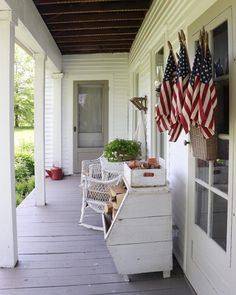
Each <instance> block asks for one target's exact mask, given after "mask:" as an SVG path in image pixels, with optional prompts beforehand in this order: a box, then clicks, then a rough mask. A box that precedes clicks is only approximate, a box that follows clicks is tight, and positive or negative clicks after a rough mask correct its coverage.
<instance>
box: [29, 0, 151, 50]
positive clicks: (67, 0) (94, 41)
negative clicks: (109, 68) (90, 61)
mask: <svg viewBox="0 0 236 295" xmlns="http://www.w3.org/2000/svg"><path fill="white" fill-rule="evenodd" d="M152 1H153V0H34V3H35V5H36V7H37V9H38V11H39V13H40V14H41V16H42V18H43V19H44V21H45V23H46V25H47V26H48V29H49V31H50V32H51V34H52V36H53V38H54V39H55V41H56V43H57V45H58V47H59V49H60V50H61V53H62V54H83V53H108V52H129V50H130V47H131V45H132V43H133V41H134V38H135V36H136V34H137V32H138V30H139V28H140V26H141V24H142V21H143V19H144V17H145V14H146V13H147V11H148V9H149V8H150V5H151V3H152Z"/></svg>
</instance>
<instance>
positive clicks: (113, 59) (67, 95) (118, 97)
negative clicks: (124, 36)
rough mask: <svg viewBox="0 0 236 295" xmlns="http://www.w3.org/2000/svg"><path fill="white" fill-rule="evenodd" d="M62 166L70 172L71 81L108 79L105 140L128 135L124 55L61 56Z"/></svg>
mask: <svg viewBox="0 0 236 295" xmlns="http://www.w3.org/2000/svg"><path fill="white" fill-rule="evenodd" d="M63 73H64V75H65V76H64V78H63V82H62V122H63V124H62V167H63V169H64V171H65V173H66V174H72V173H73V81H84V80H89V81H91V80H108V81H109V115H108V117H109V124H108V133H109V136H108V137H109V138H108V139H109V140H111V139H113V138H116V137H119V138H127V137H128V87H129V76H128V54H94V55H67V56H63Z"/></svg>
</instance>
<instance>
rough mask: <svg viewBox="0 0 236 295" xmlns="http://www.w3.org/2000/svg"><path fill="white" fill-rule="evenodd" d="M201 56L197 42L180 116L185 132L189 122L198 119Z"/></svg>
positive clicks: (195, 122)
mask: <svg viewBox="0 0 236 295" xmlns="http://www.w3.org/2000/svg"><path fill="white" fill-rule="evenodd" d="M202 58H203V57H202V50H201V47H200V44H198V47H197V50H196V55H195V58H194V62H193V67H192V72H191V74H190V78H189V84H188V88H187V93H186V97H185V101H184V105H183V109H182V115H181V118H180V119H181V123H182V125H183V128H184V130H185V132H186V133H188V132H189V131H190V128H191V124H193V125H196V124H197V121H198V107H199V94H200V74H201V65H202Z"/></svg>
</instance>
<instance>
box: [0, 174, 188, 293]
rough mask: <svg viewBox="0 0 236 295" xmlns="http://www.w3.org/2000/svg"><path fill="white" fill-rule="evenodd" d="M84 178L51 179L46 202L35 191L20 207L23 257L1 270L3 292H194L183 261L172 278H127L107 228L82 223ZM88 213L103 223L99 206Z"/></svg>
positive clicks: (19, 243) (18, 211)
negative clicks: (38, 204) (113, 252)
mask: <svg viewBox="0 0 236 295" xmlns="http://www.w3.org/2000/svg"><path fill="white" fill-rule="evenodd" d="M79 181H80V179H79V178H78V177H75V176H71V177H66V178H65V179H64V180H62V181H58V182H56V181H54V182H53V181H50V180H48V181H47V182H46V192H47V206H46V207H36V206H35V200H34V196H33V194H31V196H29V197H28V198H27V199H26V200H25V201H24V202H23V203H22V204H21V205H20V206H19V207H18V208H17V230H18V247H19V262H18V264H17V266H16V268H14V269H1V270H0V294H1V295H7V294H9V295H20V294H24V295H31V294H35V295H38V294H43V295H47V294H48V295H49V294H50V295H54V294H56V295H60V294H63V295H64V294H71V295H72V294H76V295H78V294H83V295H86V294H123V295H124V294H140V295H141V294H143V295H144V294H150V295H151V294H155V295H172V294H175V295H178V294H181V295H191V294H193V292H192V291H191V290H190V288H189V286H188V284H187V283H186V281H185V278H184V275H183V273H182V272H181V270H180V268H179V267H178V266H177V265H176V266H175V267H174V271H173V272H172V276H171V278H170V279H163V278H162V273H152V274H145V275H137V276H133V277H132V278H133V281H132V282H130V283H128V282H125V281H124V278H123V277H122V276H121V275H119V274H117V271H116V269H115V266H114V264H113V260H112V258H111V257H110V254H109V252H108V250H107V247H106V244H105V242H104V239H103V233H102V232H97V231H93V230H90V229H86V228H84V227H81V226H79V225H78V220H79V216H80V206H81V190H80V188H79V186H78V185H79ZM88 212H89V211H88ZM90 213H91V214H90ZM86 218H88V219H90V220H89V221H90V222H94V223H95V224H96V225H98V224H99V223H100V222H101V218H100V215H96V214H95V213H94V212H93V211H90V212H89V214H88V216H87V217H86Z"/></svg>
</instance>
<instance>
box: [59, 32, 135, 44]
mask: <svg viewBox="0 0 236 295" xmlns="http://www.w3.org/2000/svg"><path fill="white" fill-rule="evenodd" d="M135 35H136V34H126V35H125V34H120V35H119V34H116V35H112V36H111V35H103V36H100V35H95V36H72V37H71V36H64V37H55V38H54V39H55V40H56V42H57V44H61V43H68V44H69V43H74V42H88V41H90V42H96V41H101V42H102V41H103V42H105V41H117V40H120V42H121V41H123V40H126V41H127V40H130V41H133V40H134V38H135Z"/></svg>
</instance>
